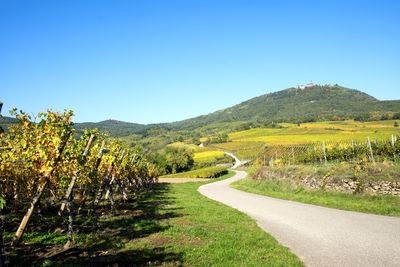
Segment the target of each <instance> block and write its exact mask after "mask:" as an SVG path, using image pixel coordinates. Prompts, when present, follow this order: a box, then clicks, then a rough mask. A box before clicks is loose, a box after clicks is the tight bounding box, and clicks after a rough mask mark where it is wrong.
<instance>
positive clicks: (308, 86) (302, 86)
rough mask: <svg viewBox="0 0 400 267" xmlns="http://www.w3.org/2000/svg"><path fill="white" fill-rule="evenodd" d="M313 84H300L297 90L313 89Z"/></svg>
mask: <svg viewBox="0 0 400 267" xmlns="http://www.w3.org/2000/svg"><path fill="white" fill-rule="evenodd" d="M314 85H315V84H314V83H313V82H312V81H310V82H309V83H307V84H305V85H304V84H301V85H297V88H298V89H306V88H311V87H314Z"/></svg>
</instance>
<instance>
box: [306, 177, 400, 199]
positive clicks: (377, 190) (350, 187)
mask: <svg viewBox="0 0 400 267" xmlns="http://www.w3.org/2000/svg"><path fill="white" fill-rule="evenodd" d="M300 183H301V185H302V186H304V187H306V188H309V189H325V190H327V191H335V192H345V193H355V192H360V193H361V192H365V193H368V194H371V195H394V196H400V182H386V181H379V182H363V181H353V180H350V179H343V180H340V181H331V180H327V181H323V180H321V179H316V178H314V177H305V178H304V179H302V180H301V182H300Z"/></svg>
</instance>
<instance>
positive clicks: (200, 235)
mask: <svg viewBox="0 0 400 267" xmlns="http://www.w3.org/2000/svg"><path fill="white" fill-rule="evenodd" d="M201 184H203V183H186V184H174V185H167V184H160V185H159V186H158V187H157V188H156V189H155V190H154V192H152V193H151V194H149V195H147V196H146V197H145V198H143V199H142V201H141V202H140V203H139V205H138V206H136V207H134V208H133V207H125V208H127V211H126V212H122V214H120V215H118V216H113V217H110V218H105V217H104V218H102V219H101V224H102V229H103V231H101V232H100V231H98V232H96V231H83V230H82V233H81V234H79V235H78V236H77V238H76V239H77V240H78V242H79V246H78V248H76V249H72V250H70V251H68V252H66V253H61V254H58V255H56V256H54V257H52V258H50V259H48V260H46V261H45V262H44V259H43V258H42V259H41V258H39V259H38V258H35V257H34V256H32V255H30V254H29V253H31V254H32V253H33V252H32V251H36V252H35V253H40V251H41V250H38V249H37V247H40V246H43V244H48V245H51V246H54V244H59V243H61V242H64V241H65V239H63V240H62V238H60V234H48V233H45V232H37V233H36V234H30V235H27V236H26V237H27V238H26V239H25V241H27V242H29V243H30V245H29V246H31V248H32V250H28V251H31V252H27V251H23V250H21V251H13V252H12V254H13V255H14V260H17V262H18V261H19V262H22V261H24V260H26V263H28V262H29V264H30V265H31V264H33V263H36V264H43V263H45V264H47V265H52V264H57V263H58V264H63V265H65V264H73V265H88V264H89V263H91V264H95V265H96V266H97V265H107V264H108V265H113V264H115V263H117V264H119V265H120V266H122V265H123V266H125V265H130V266H136V265H137V266H154V265H157V266H160V265H162V266H302V263H301V262H300V260H299V259H298V258H297V257H296V256H295V255H293V254H292V253H291V252H290V251H289V250H288V249H286V248H284V247H282V246H281V245H279V244H278V243H277V241H276V240H275V239H274V238H272V237H271V236H270V235H268V234H267V233H265V232H264V231H262V230H261V229H260V228H259V227H258V226H257V225H256V223H255V222H254V221H253V220H251V219H250V218H249V217H247V216H246V215H244V214H242V213H240V212H238V211H236V210H234V209H232V208H229V207H226V206H224V205H222V204H219V203H217V202H215V201H212V200H209V199H207V198H206V197H203V196H201V195H200V194H199V193H198V192H197V188H198V187H199V185H201ZM132 209H133V210H132ZM8 236H10V234H8ZM38 236H42V238H38ZM35 247H36V249H35ZM43 247H46V246H43ZM7 250H8V251H10V250H11V249H10V248H9V247H8V248H7ZM18 254H19V257H18V256H17V255H18ZM14 263H15V262H14Z"/></svg>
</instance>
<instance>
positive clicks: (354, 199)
mask: <svg viewBox="0 0 400 267" xmlns="http://www.w3.org/2000/svg"><path fill="white" fill-rule="evenodd" d="M232 187H234V188H237V189H240V190H243V191H246V192H251V193H255V194H260V195H266V196H271V197H276V198H282V199H288V200H294V201H299V202H303V203H308V204H315V205H319V206H325V207H330V208H338V209H343V210H351V211H360V212H366V213H374V214H380V215H390V216H399V217H400V197H395V196H369V195H358V194H346V193H337V192H326V191H322V190H306V189H304V188H300V187H298V188H293V187H292V186H290V185H289V184H288V183H285V182H279V181H268V180H264V181H255V180H252V179H249V178H247V179H243V180H240V181H237V182H235V183H233V184H232Z"/></svg>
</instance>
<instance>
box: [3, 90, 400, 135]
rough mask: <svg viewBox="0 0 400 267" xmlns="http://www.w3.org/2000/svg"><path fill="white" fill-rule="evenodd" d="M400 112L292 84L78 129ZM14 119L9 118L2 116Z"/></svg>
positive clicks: (121, 130) (369, 99)
mask: <svg viewBox="0 0 400 267" xmlns="http://www.w3.org/2000/svg"><path fill="white" fill-rule="evenodd" d="M399 112H400V100H378V99H377V98H375V97H373V96H371V95H368V94H367V93H364V92H362V91H359V90H356V89H350V88H346V87H343V86H339V85H311V86H307V87H305V88H299V87H297V88H296V87H291V88H287V89H284V90H281V91H276V92H271V93H267V94H263V95H260V96H257V97H254V98H251V99H248V100H246V101H243V102H241V103H239V104H237V105H234V106H231V107H228V108H225V109H221V110H217V111H215V112H211V113H209V114H205V115H201V116H197V117H193V118H189V119H185V120H181V121H175V122H169V123H152V124H139V123H132V122H125V121H119V120H114V119H108V120H103V121H100V122H83V123H76V124H75V125H76V128H77V129H78V130H82V129H84V128H99V129H100V130H103V131H104V130H108V131H109V132H110V133H111V134H112V135H117V136H125V135H130V134H140V133H143V132H146V131H147V130H148V129H151V128H156V127H161V128H165V129H169V130H190V129H196V128H199V127H204V126H206V125H210V124H215V123H227V122H238V121H242V122H262V123H274V122H310V121H324V120H344V119H357V120H371V119H381V118H382V116H386V117H384V118H383V119H385V118H386V119H387V118H388V116H389V117H390V115H393V114H394V113H399ZM2 120H3V121H4V120H7V122H10V119H9V118H7V117H5V118H3V119H2Z"/></svg>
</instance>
